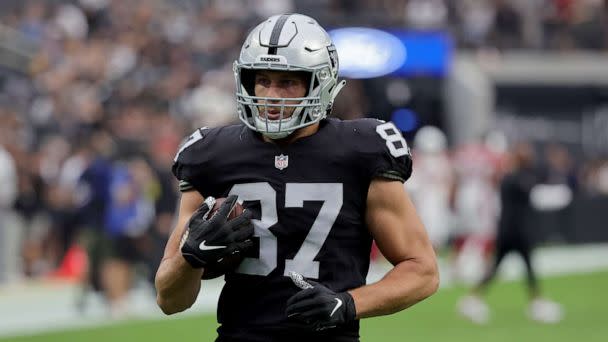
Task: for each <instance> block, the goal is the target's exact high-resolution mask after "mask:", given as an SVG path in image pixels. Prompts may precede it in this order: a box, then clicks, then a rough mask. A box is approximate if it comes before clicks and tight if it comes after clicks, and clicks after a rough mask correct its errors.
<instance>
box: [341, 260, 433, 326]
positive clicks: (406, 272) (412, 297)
mask: <svg viewBox="0 0 608 342" xmlns="http://www.w3.org/2000/svg"><path fill="white" fill-rule="evenodd" d="M438 287H439V274H438V271H437V265H436V263H435V261H434V260H428V261H426V260H425V261H422V260H416V259H410V260H406V261H403V262H401V263H399V264H398V265H397V266H395V268H393V269H392V270H391V271H390V272H389V273H387V274H386V276H384V278H382V280H380V281H378V282H376V283H374V284H370V285H366V286H363V287H360V288H358V289H354V290H352V291H350V293H351V295H352V296H353V299H354V301H355V307H356V309H357V318H364V317H373V316H381V315H388V314H392V313H395V312H398V311H401V310H403V309H405V308H408V307H410V306H412V305H414V304H416V303H418V302H420V301H422V300H423V299H425V298H427V297H429V296H431V295H432V294H433V293H435V291H437V288H438Z"/></svg>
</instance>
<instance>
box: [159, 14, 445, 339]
mask: <svg viewBox="0 0 608 342" xmlns="http://www.w3.org/2000/svg"><path fill="white" fill-rule="evenodd" d="M234 75H235V78H236V86H237V90H236V100H237V108H238V116H239V118H240V120H241V122H242V123H241V124H239V125H233V126H226V127H219V128H212V129H207V128H201V129H197V130H196V131H195V132H194V133H193V134H192V135H191V136H190V137H189V138H188V139H187V140H186V142H185V143H184V144H183V145H182V146H181V148H180V150H179V151H178V153H177V156H176V158H175V163H174V166H173V172H174V174H175V175H176V177H177V178H178V179H179V180H180V182H181V183H180V184H181V191H182V196H181V203H180V205H179V213H178V219H177V226H176V228H175V230H174V231H173V233H172V235H171V238H170V240H169V242H168V243H167V247H166V250H165V255H164V258H163V260H162V263H161V265H160V267H159V269H158V272H157V275H156V288H157V291H158V296H157V302H158V305H159V306H160V307H161V309H162V310H163V311H164V312H165V313H167V314H172V313H176V312H179V311H182V310H185V309H187V308H188V307H190V306H191V305H192V304H193V303H194V301H195V299H196V297H197V294H198V292H199V289H200V285H201V281H200V279H201V277H204V274H205V272H206V269H205V267H207V268H209V269H212V268H213V267H216V266H217V262H218V260H224V259H225V258H230V257H232V256H234V255H235V254H240V255H243V256H244V259H243V261H242V262H241V263H240V264H239V265H238V267H236V269H234V270H231V271H228V272H227V273H226V275H225V280H226V283H225V285H224V288H223V290H222V293H221V296H220V299H219V303H218V311H217V315H218V322H219V323H220V327H219V328H218V334H219V336H218V339H217V341H286V340H290V341H300V340H302V341H358V340H359V319H361V318H365V317H371V316H379V315H386V314H391V313H394V312H398V311H400V310H403V309H405V308H407V307H409V306H411V305H414V304H415V303H417V302H419V301H421V300H423V299H424V298H426V297H428V296H430V295H431V294H433V293H434V292H435V291H436V289H437V287H438V283H439V279H438V272H437V266H436V260H435V254H434V252H433V248H432V246H431V243H430V242H429V239H428V237H427V234H426V232H425V229H424V226H423V224H422V223H421V221H420V220H419V218H418V216H417V214H416V211H415V209H414V207H413V205H412V202H411V201H410V198H409V197H408V194H407V193H406V192H405V190H404V187H403V184H402V183H403V182H405V181H406V180H407V179H408V177H409V176H410V174H411V167H412V165H411V157H410V151H409V148H408V146H407V143H406V141H405V140H404V138H403V137H402V136H401V133H400V132H399V130H398V129H397V128H396V127H395V126H394V125H393V124H392V123H390V122H382V121H378V120H375V119H362V120H353V121H341V120H338V119H330V118H327V115H328V113H329V112H330V110H331V107H332V103H333V101H334V98H335V97H336V95H337V94H338V92H339V91H340V89H341V88H342V87H343V86H344V83H345V82H344V81H341V82H339V81H338V56H337V53H336V50H335V47H334V45H333V43H332V41H331V39H330V37H329V35H328V34H327V32H326V31H325V30H324V29H323V28H322V27H321V26H319V24H318V23H317V22H316V21H315V20H314V19H312V18H310V17H307V16H304V15H300V14H283V15H277V16H273V17H271V18H269V19H267V20H265V21H264V22H262V23H261V24H259V25H258V26H257V27H255V28H254V29H253V30H252V31H251V32H250V34H249V36H248V37H247V38H246V40H245V42H244V44H243V46H242V49H241V53H240V56H239V58H238V60H237V61H236V62H235V63H234ZM205 196H213V197H228V199H227V200H226V201H225V202H224V204H223V205H222V207H220V209H219V210H218V211H217V212H216V213H215V214H214V215H212V216H211V217H207V215H208V211H209V209H208V208H209V207H210V206H209V205H203V206H202V207H200V206H201V203H202V202H203V201H204V198H205ZM236 196H238V200H239V201H240V202H242V204H243V206H244V207H245V208H246V210H245V211H244V213H243V214H242V215H240V216H238V217H237V218H234V219H232V220H227V215H228V214H229V213H230V211H231V208H232V206H234V202H235V201H236ZM199 207H200V208H199ZM191 217H192V218H191ZM252 226H253V227H252ZM372 240H375V241H376V243H377V245H378V247H379V248H380V251H381V252H382V253H383V254H384V256H385V257H386V258H387V259H388V260H389V261H390V262H391V263H392V264H393V265H394V267H393V268H392V270H390V271H389V272H388V273H387V274H386V275H385V276H384V278H382V279H381V280H380V281H378V282H376V283H373V284H368V285H366V284H365V280H366V276H367V272H368V268H369V263H370V259H369V256H370V248H371V245H372ZM180 241H181V244H180Z"/></svg>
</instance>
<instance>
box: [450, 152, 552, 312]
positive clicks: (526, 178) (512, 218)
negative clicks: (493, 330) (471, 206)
mask: <svg viewBox="0 0 608 342" xmlns="http://www.w3.org/2000/svg"><path fill="white" fill-rule="evenodd" d="M534 160H535V159H534V152H533V147H532V146H531V145H530V144H527V143H520V144H518V145H516V146H514V148H513V152H512V154H511V156H510V158H509V164H508V165H509V167H508V171H507V174H506V175H505V177H504V178H503V179H502V181H501V184H500V199H501V213H500V219H499V223H498V231H497V234H496V251H495V255H494V263H493V264H492V265H491V267H490V268H489V269H488V270H487V272H486V274H485V275H484V277H483V279H482V280H481V281H480V282H479V283H478V284H477V285H476V286H475V287H474V288H473V289H472V291H471V294H470V295H469V296H467V297H464V298H463V299H461V301H460V302H459V303H458V309H459V311H460V313H461V314H463V315H464V316H465V317H467V318H469V319H471V320H472V321H473V322H475V323H486V322H487V321H488V319H489V316H490V313H489V308H488V306H487V304H486V303H485V302H484V301H483V300H482V298H481V296H482V295H483V294H484V293H485V290H486V289H487V287H488V285H489V284H490V282H491V281H492V280H493V279H494V278H495V276H496V274H497V271H498V267H499V266H500V264H501V263H502V261H503V260H504V257H505V256H506V255H507V254H508V253H510V252H517V253H518V254H519V255H520V256H521V257H522V258H523V261H524V263H525V266H526V274H527V289H528V298H529V307H528V315H529V317H530V318H531V319H533V320H536V321H539V322H543V323H556V322H558V321H560V320H561V318H562V316H563V312H562V309H561V307H560V306H559V305H558V304H556V303H554V302H551V301H549V300H546V299H543V298H542V297H541V292H540V287H539V284H538V279H537V273H536V271H535V269H534V265H533V264H532V260H531V257H532V255H531V254H532V248H533V246H532V244H533V242H532V241H531V240H532V237H531V234H530V229H531V228H532V227H530V226H529V221H526V220H525V218H526V217H527V216H529V215H530V213H531V209H532V208H531V206H530V192H531V190H532V188H533V187H534V186H535V185H536V184H537V182H538V180H539V178H538V174H537V171H536V170H535V167H534Z"/></svg>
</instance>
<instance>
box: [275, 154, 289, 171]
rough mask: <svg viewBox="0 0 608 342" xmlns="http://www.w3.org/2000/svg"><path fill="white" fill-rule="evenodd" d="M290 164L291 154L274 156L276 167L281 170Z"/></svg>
mask: <svg viewBox="0 0 608 342" xmlns="http://www.w3.org/2000/svg"><path fill="white" fill-rule="evenodd" d="M288 165H289V156H286V155H283V154H281V155H279V156H274V167H276V168H277V169H279V170H283V169H284V168H286V167H287V166H288Z"/></svg>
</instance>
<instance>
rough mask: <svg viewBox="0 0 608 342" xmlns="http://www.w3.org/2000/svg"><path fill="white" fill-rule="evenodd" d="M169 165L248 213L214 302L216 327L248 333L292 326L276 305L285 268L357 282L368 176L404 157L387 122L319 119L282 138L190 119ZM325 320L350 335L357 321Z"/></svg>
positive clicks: (407, 168)
mask: <svg viewBox="0 0 608 342" xmlns="http://www.w3.org/2000/svg"><path fill="white" fill-rule="evenodd" d="M173 173H174V174H175V176H176V177H177V178H178V179H179V180H180V182H181V183H182V187H183V188H184V189H188V188H189V187H191V188H194V189H196V190H197V191H199V192H200V193H201V194H202V195H203V196H214V197H226V196H228V195H230V194H237V195H238V196H239V200H240V201H242V202H243V205H244V207H246V208H248V209H250V210H252V211H253V213H254V220H253V222H254V225H255V240H256V241H255V243H256V246H255V248H253V252H252V253H251V254H250V255H248V256H247V258H245V259H244V261H243V262H242V263H241V265H240V266H239V267H238V268H237V269H236V271H235V272H231V273H228V274H226V276H225V280H226V284H225V286H224V288H223V290H222V293H221V296H220V300H219V303H218V321H219V322H220V323H221V327H220V328H219V329H218V331H219V332H220V336H226V337H234V338H242V337H243V336H247V338H250V339H251V338H253V337H252V334H253V335H255V332H256V331H258V332H260V334H261V335H260V336H262V335H263V334H268V333H269V332H271V331H277V333H280V332H281V330H290V329H291V330H293V326H292V325H291V323H290V321H289V320H287V318H286V316H285V306H286V301H287V299H288V298H289V297H291V296H292V295H293V294H295V293H296V292H297V291H299V288H297V287H296V286H295V285H294V284H293V283H292V282H291V280H290V278H289V277H287V276H286V275H287V274H288V273H289V272H290V271H295V272H298V273H300V274H302V275H303V276H304V277H306V278H309V279H313V280H315V281H317V282H319V283H322V284H323V285H325V286H327V287H328V288H330V289H332V290H334V291H337V292H339V291H346V290H349V289H353V288H357V287H360V286H362V285H364V284H365V279H366V276H367V272H368V268H369V262H370V259H369V255H370V249H371V243H372V237H371V235H370V233H369V231H368V229H367V227H366V225H365V208H366V197H367V191H368V188H369V185H370V182H371V181H372V179H374V178H376V177H384V178H389V179H394V180H398V181H402V182H404V181H405V180H407V179H408V178H409V176H410V174H411V158H410V153H409V149H408V146H407V144H406V142H405V140H404V139H403V137H402V136H401V133H400V132H399V131H398V130H397V129H396V128H395V126H394V125H393V124H392V123H390V122H386V123H385V122H382V121H379V120H375V119H361V120H352V121H341V120H338V119H327V120H323V121H321V125H320V128H319V131H318V132H317V133H315V134H313V135H311V136H308V137H304V138H301V139H299V140H296V141H295V142H293V143H292V144H290V145H288V146H286V147H281V146H278V145H276V144H274V143H272V142H265V141H263V139H262V138H261V136H260V135H259V134H258V133H255V132H253V131H251V130H250V129H248V128H246V127H245V126H244V125H233V126H227V127H220V128H213V129H206V128H202V129H199V130H197V131H195V132H194V134H192V135H191V136H190V137H189V138H188V139H187V140H186V141H185V143H184V144H183V145H182V147H181V148H180V151H179V152H178V154H177V156H176V158H175V163H174V165H173ZM330 330H331V331H329V332H324V333H323V334H341V336H352V337H353V338H354V340H356V338H357V337H358V322H353V323H352V324H350V325H348V326H346V327H340V328H336V329H330ZM262 340H263V339H262Z"/></svg>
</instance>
